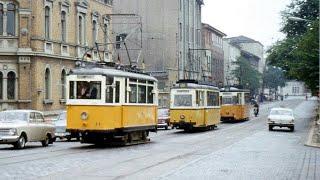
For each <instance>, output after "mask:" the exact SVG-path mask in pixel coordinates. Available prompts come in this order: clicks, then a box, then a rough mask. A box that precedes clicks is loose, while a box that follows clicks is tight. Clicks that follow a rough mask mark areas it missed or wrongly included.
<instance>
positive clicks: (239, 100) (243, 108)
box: [220, 87, 250, 121]
mask: <svg viewBox="0 0 320 180" xmlns="http://www.w3.org/2000/svg"><path fill="white" fill-rule="evenodd" d="M220 101H221V121H240V120H249V116H250V92H249V91H248V90H242V89H237V88H234V87H230V88H222V89H221V91H220Z"/></svg>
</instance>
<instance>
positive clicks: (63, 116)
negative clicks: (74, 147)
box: [54, 111, 80, 141]
mask: <svg viewBox="0 0 320 180" xmlns="http://www.w3.org/2000/svg"><path fill="white" fill-rule="evenodd" d="M54 125H55V127H56V133H55V136H56V138H59V139H64V138H66V139H67V140H68V141H70V140H71V139H72V138H77V140H80V135H79V134H78V133H76V134H75V133H70V132H67V131H66V129H67V112H66V111H63V112H61V113H60V114H59V116H58V118H57V119H56V120H55V121H54Z"/></svg>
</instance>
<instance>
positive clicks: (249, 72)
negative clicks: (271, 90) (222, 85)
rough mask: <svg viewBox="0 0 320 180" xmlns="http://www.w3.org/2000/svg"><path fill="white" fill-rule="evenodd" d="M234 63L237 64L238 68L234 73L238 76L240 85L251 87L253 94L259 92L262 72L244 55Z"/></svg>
mask: <svg viewBox="0 0 320 180" xmlns="http://www.w3.org/2000/svg"><path fill="white" fill-rule="evenodd" d="M234 63H235V64H236V65H237V68H236V69H235V70H233V71H232V74H233V75H234V76H235V77H236V78H237V80H238V82H239V85H240V86H242V87H244V88H246V89H250V92H251V93H252V94H255V93H257V92H258V89H259V87H260V78H261V74H260V73H259V72H258V71H257V70H255V69H254V68H253V67H252V66H251V65H250V63H249V61H248V60H247V59H245V58H244V57H242V56H240V57H239V58H238V59H237V61H236V62H234Z"/></svg>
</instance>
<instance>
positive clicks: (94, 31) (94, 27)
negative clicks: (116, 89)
mask: <svg viewBox="0 0 320 180" xmlns="http://www.w3.org/2000/svg"><path fill="white" fill-rule="evenodd" d="M96 41H97V21H95V20H94V21H92V42H93V44H95V43H96Z"/></svg>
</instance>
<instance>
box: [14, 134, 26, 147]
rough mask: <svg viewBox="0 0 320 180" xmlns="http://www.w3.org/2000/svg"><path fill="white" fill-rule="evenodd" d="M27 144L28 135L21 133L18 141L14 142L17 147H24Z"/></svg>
mask: <svg viewBox="0 0 320 180" xmlns="http://www.w3.org/2000/svg"><path fill="white" fill-rule="evenodd" d="M25 146H26V137H25V136H24V135H21V136H20V137H19V139H18V141H17V142H16V143H15V144H14V148H16V149H23V148H25Z"/></svg>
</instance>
